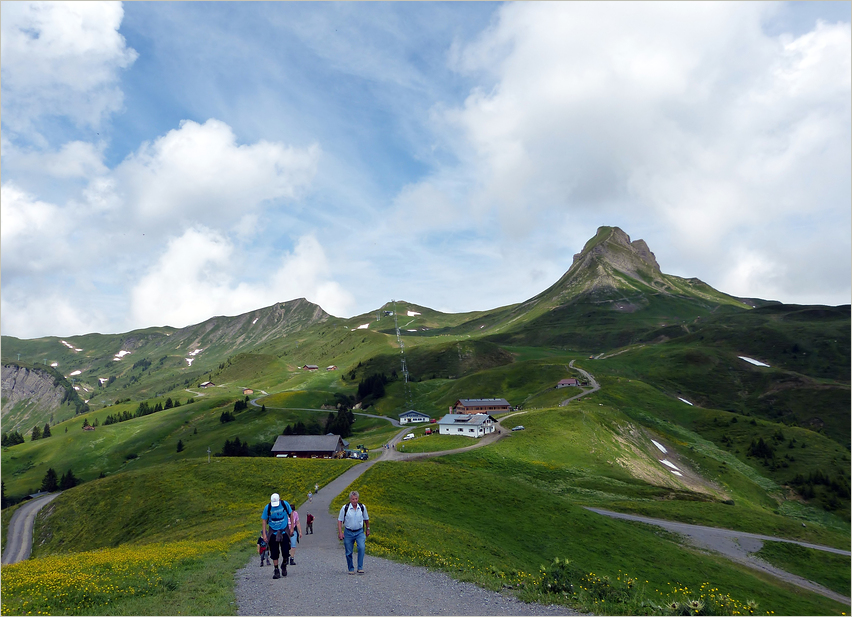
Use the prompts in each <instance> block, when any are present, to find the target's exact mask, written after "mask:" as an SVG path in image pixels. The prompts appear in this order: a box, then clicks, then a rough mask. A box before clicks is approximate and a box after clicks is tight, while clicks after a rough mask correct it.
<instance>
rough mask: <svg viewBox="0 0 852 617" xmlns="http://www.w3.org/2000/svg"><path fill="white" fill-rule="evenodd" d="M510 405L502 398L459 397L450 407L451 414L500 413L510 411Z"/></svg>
mask: <svg viewBox="0 0 852 617" xmlns="http://www.w3.org/2000/svg"><path fill="white" fill-rule="evenodd" d="M511 410H512V406H511V405H510V404H509V401H507V400H506V399H504V398H460V399H459V400H457V401H456V402H455V403H454V404H453V405H452V406H451V407H450V413H451V414H471V413H500V412H502V411H511Z"/></svg>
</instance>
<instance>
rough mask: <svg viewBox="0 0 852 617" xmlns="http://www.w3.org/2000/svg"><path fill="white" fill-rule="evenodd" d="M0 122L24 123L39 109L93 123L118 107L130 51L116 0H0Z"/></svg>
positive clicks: (26, 125)
mask: <svg viewBox="0 0 852 617" xmlns="http://www.w3.org/2000/svg"><path fill="white" fill-rule="evenodd" d="M0 10H2V24H0V54H2V57H3V64H2V79H3V125H4V127H6V128H11V129H12V130H13V131H23V130H27V129H31V128H32V126H33V123H34V120H35V119H36V118H38V117H39V116H42V115H45V114H55V115H64V116H68V117H69V118H71V119H72V120H73V121H74V122H76V123H78V124H81V125H89V126H92V127H97V126H98V125H99V124H100V122H101V121H102V120H103V119H104V118H105V117H106V116H107V115H108V114H110V113H112V112H115V111H117V110H119V109H121V106H122V100H123V95H122V92H121V90H120V89H119V88H118V87H117V82H118V73H119V70H121V69H124V68H126V67H128V66H130V65H131V64H132V63H133V61H134V60H135V59H136V57H137V53H136V52H135V51H134V50H133V49H129V48H127V46H126V44H125V40H124V37H123V36H121V34H119V32H118V28H119V26H120V25H121V20H122V18H123V16H124V10H123V9H122V7H121V3H118V2H4V3H3V4H2V5H0Z"/></svg>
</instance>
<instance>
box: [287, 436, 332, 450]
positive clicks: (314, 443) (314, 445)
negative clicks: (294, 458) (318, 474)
mask: <svg viewBox="0 0 852 617" xmlns="http://www.w3.org/2000/svg"><path fill="white" fill-rule="evenodd" d="M339 441H340V435H279V436H278V439H276V440H275V445H274V446H272V450H273V451H274V452H281V451H283V452H324V451H325V452H334V451H335V450H337V446H338V442H339Z"/></svg>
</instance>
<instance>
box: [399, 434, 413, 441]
mask: <svg viewBox="0 0 852 617" xmlns="http://www.w3.org/2000/svg"><path fill="white" fill-rule="evenodd" d="M409 439H414V433H409V434H408V435H406V436H405V437H403V438H402V440H403V441H408V440H409Z"/></svg>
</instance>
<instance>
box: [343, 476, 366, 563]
mask: <svg viewBox="0 0 852 617" xmlns="http://www.w3.org/2000/svg"><path fill="white" fill-rule="evenodd" d="M358 497H359V495H358V491H352V492H351V493H349V503H347V504H346V505H344V506H343V507H342V508H340V514H339V515H338V516H337V537H338V538H339V539H341V540H343V548H344V550H345V551H346V565H347V567H348V568H349V574H355V568H354V566H353V565H352V549H353V547H354V545H356V544H357V545H358V574H364V541H365V538H366V536H369V535H370V515H369V514H367V508H365V507H364V504H362V503H358ZM344 528H345V529H344Z"/></svg>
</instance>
